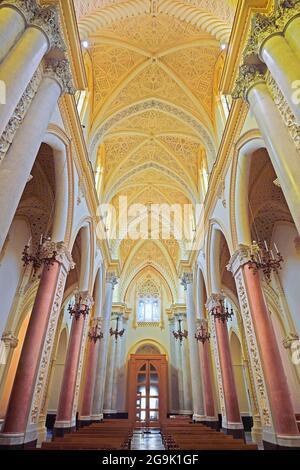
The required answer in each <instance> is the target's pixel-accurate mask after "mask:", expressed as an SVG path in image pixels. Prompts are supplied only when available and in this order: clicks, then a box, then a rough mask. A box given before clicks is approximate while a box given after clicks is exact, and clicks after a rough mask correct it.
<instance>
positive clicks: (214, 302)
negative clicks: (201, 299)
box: [206, 294, 225, 311]
mask: <svg viewBox="0 0 300 470" xmlns="http://www.w3.org/2000/svg"><path fill="white" fill-rule="evenodd" d="M224 301H225V295H224V294H211V296H210V297H209V298H208V299H207V302H206V307H207V308H208V310H209V311H211V310H212V309H213V308H215V307H221V306H222V303H223V302H224Z"/></svg>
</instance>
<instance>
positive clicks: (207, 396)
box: [199, 341, 217, 420]
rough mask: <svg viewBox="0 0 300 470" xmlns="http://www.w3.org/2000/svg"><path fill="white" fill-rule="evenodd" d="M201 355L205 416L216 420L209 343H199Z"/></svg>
mask: <svg viewBox="0 0 300 470" xmlns="http://www.w3.org/2000/svg"><path fill="white" fill-rule="evenodd" d="M199 354H200V358H201V359H202V361H201V362H202V374H203V385H204V403H205V414H206V417H207V418H208V419H211V418H214V420H217V418H216V411H215V402H214V394H213V386H212V375H211V362H210V356H209V343H208V341H205V343H204V344H203V343H199Z"/></svg>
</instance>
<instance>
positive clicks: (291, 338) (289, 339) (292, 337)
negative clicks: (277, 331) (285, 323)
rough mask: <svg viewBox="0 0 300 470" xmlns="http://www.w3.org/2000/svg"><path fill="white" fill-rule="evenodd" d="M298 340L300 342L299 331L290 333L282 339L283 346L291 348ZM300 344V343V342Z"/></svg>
mask: <svg viewBox="0 0 300 470" xmlns="http://www.w3.org/2000/svg"><path fill="white" fill-rule="evenodd" d="M295 341H297V342H299V335H298V334H297V333H289V334H288V335H287V336H286V337H285V338H283V340H282V344H283V347H284V348H285V349H291V346H292V344H293V343H294V342H295ZM299 344H300V343H299Z"/></svg>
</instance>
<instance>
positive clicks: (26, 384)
mask: <svg viewBox="0 0 300 470" xmlns="http://www.w3.org/2000/svg"><path fill="white" fill-rule="evenodd" d="M60 266H61V265H60V263H59V262H57V261H55V262H54V264H53V266H50V267H49V268H47V267H44V268H43V272H42V276H41V280H40V284H39V288H38V292H37V295H36V299H35V302H34V306H33V309H32V313H31V317H30V321H29V325H28V328H27V332H26V336H25V340H24V344H23V348H22V352H21V356H20V360H19V364H18V368H17V372H16V376H15V380H14V384H13V388H12V392H11V396H10V400H9V404H8V409H7V413H6V418H5V423H4V427H3V430H2V433H3V434H24V433H25V430H26V426H27V421H28V415H29V411H30V406H31V400H32V397H33V392H34V386H35V379H36V374H37V369H38V366H39V362H40V356H41V351H42V347H43V343H44V336H45V333H46V329H47V326H48V321H49V316H50V313H51V308H52V304H53V297H54V293H55V291H56V287H57V281H58V276H59V271H60Z"/></svg>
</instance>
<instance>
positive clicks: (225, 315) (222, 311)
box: [210, 299, 233, 323]
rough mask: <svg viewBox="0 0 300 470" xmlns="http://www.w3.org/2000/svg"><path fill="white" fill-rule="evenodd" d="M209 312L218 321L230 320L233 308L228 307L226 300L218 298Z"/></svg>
mask: <svg viewBox="0 0 300 470" xmlns="http://www.w3.org/2000/svg"><path fill="white" fill-rule="evenodd" d="M210 314H211V315H212V316H213V317H214V318H215V319H216V320H218V321H222V322H223V323H225V322H227V321H228V320H231V317H232V316H233V309H232V308H230V309H229V308H228V305H227V301H226V299H225V300H222V299H219V300H218V302H217V303H216V305H215V306H214V307H213V308H212V309H211V311H210Z"/></svg>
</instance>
